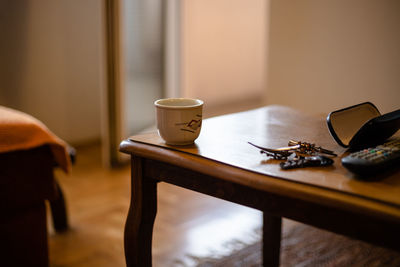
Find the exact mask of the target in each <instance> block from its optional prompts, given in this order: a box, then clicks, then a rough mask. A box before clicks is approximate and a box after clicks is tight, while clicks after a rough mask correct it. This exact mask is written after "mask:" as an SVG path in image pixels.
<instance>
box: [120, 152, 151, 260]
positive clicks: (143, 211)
mask: <svg viewBox="0 0 400 267" xmlns="http://www.w3.org/2000/svg"><path fill="white" fill-rule="evenodd" d="M131 164H132V165H131V169H132V171H131V172H132V174H131V175H132V177H131V203H130V207H129V212H128V217H127V219H126V223H125V232H124V242H125V260H126V266H128V267H130V266H151V264H152V263H151V243H152V236H153V225H154V220H155V216H156V212H157V181H155V180H153V179H145V177H144V175H143V159H142V158H139V157H135V156H132V160H131Z"/></svg>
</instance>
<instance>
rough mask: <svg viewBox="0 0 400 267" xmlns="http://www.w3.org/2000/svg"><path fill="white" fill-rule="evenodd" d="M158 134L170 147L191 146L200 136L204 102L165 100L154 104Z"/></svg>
mask: <svg viewBox="0 0 400 267" xmlns="http://www.w3.org/2000/svg"><path fill="white" fill-rule="evenodd" d="M154 106H155V107H156V118H157V128H158V133H159V135H160V136H161V138H162V139H164V141H165V142H166V143H167V144H169V145H189V144H193V142H194V140H196V138H197V137H198V136H199V134H200V130H201V123H202V114H203V101H202V100H199V99H192V98H165V99H159V100H156V101H155V102H154Z"/></svg>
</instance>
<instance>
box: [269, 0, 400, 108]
mask: <svg viewBox="0 0 400 267" xmlns="http://www.w3.org/2000/svg"><path fill="white" fill-rule="evenodd" d="M270 8H271V21H270V50H269V66H268V68H269V72H268V88H267V92H266V96H265V99H266V102H267V103H269V104H284V105H289V106H293V107H295V108H299V109H302V110H306V111H309V112H323V113H328V112H330V111H332V110H334V109H337V108H340V107H345V106H349V105H352V104H357V103H360V102H363V101H371V102H373V103H375V104H376V105H377V107H378V108H379V109H380V111H381V112H382V113H384V112H389V111H392V110H395V109H398V108H400V34H399V33H400V31H399V29H400V28H399V27H400V16H399V14H400V1H397V0H349V1H344V0H343V1H341V0H327V1H320V0H302V1H289V0H279V1H278V0H276V1H275V0H273V1H272V2H271V7H270Z"/></svg>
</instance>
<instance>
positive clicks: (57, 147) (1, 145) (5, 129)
mask: <svg viewBox="0 0 400 267" xmlns="http://www.w3.org/2000/svg"><path fill="white" fill-rule="evenodd" d="M45 144H48V145H50V148H51V151H52V153H53V156H54V159H55V161H56V162H57V164H58V165H59V166H60V167H61V168H62V169H63V170H64V171H65V172H69V171H70V169H71V162H70V158H69V155H68V151H67V147H68V146H67V144H66V143H65V142H64V141H63V140H61V139H60V138H58V137H57V136H56V135H54V134H53V133H52V132H51V131H50V130H49V129H47V127H46V126H45V125H44V124H43V123H42V122H40V121H39V120H37V119H35V118H34V117H32V116H30V115H28V114H25V113H23V112H20V111H17V110H13V109H10V108H6V107H2V106H0V153H4V152H10V151H15V150H26V149H31V148H34V147H38V146H41V145H45Z"/></svg>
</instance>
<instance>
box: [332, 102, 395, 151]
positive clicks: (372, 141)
mask: <svg viewBox="0 0 400 267" xmlns="http://www.w3.org/2000/svg"><path fill="white" fill-rule="evenodd" d="M327 124H328V128H329V132H330V133H331V135H332V137H333V138H334V139H335V140H336V142H337V143H338V144H339V145H341V146H343V147H348V148H349V149H350V150H352V151H355V150H359V149H363V148H368V147H373V146H376V145H379V144H382V143H383V142H384V141H385V140H386V139H388V138H389V137H390V136H392V135H393V134H394V133H396V132H397V131H398V130H399V129H400V109H398V110H395V111H392V112H390V113H387V114H384V115H381V113H380V112H379V110H378V109H377V108H376V106H375V105H374V104H372V103H370V102H365V103H361V104H358V105H354V106H351V107H347V108H344V109H340V110H336V111H333V112H331V113H330V114H329V115H328V117H327Z"/></svg>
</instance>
